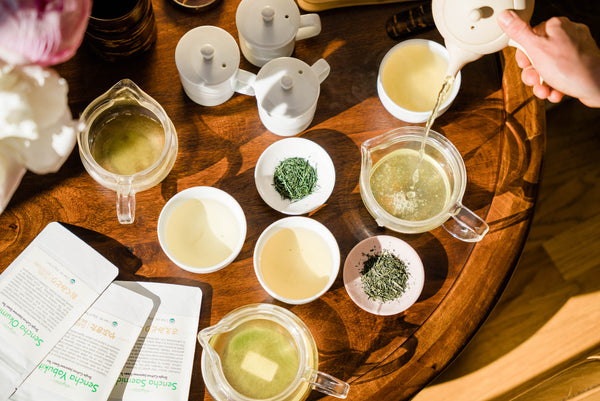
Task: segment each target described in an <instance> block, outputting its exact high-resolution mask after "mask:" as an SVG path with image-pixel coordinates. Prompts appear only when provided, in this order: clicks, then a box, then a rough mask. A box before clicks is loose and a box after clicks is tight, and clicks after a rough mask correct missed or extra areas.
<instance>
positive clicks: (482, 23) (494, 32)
mask: <svg viewBox="0 0 600 401" xmlns="http://www.w3.org/2000/svg"><path fill="white" fill-rule="evenodd" d="M533 4H534V0H494V1H489V0H488V2H487V3H486V2H485V1H478V0H433V2H432V5H431V6H432V11H433V19H434V21H435V26H436V27H437V29H438V30H439V31H440V34H441V35H442V36H443V37H444V42H445V45H446V48H447V49H448V52H449V53H450V62H449V64H448V70H447V72H446V75H449V76H452V77H455V76H456V74H457V73H458V71H460V69H461V68H462V67H463V66H464V65H465V64H467V63H470V62H471V61H475V60H477V59H478V58H480V57H481V56H483V55H484V54H490V53H495V52H497V51H499V50H502V49H503V48H505V47H506V46H514V47H518V48H521V46H520V45H519V44H518V43H516V42H514V41H512V40H509V37H508V36H507V35H506V34H505V33H504V31H502V29H501V28H500V26H499V25H498V21H497V17H498V14H500V13H501V12H502V11H504V10H509V9H512V10H515V11H516V12H517V14H518V15H519V16H520V17H521V18H523V19H524V20H526V21H529V19H530V18H531V15H532V14H533Z"/></svg>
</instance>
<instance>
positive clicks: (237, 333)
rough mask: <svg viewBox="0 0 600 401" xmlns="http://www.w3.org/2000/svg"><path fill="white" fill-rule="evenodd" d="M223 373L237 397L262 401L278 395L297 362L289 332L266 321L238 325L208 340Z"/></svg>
mask: <svg viewBox="0 0 600 401" xmlns="http://www.w3.org/2000/svg"><path fill="white" fill-rule="evenodd" d="M210 344H211V345H212V347H213V348H214V349H215V351H216V352H217V353H218V354H219V357H220V358H221V365H222V367H223V373H224V374H225V378H226V379H227V381H228V382H229V384H230V385H231V386H232V387H233V388H234V389H235V390H236V391H238V392H239V393H240V394H243V395H245V396H246V397H250V398H255V399H265V398H270V397H273V396H275V395H277V394H281V392H283V391H284V390H285V389H286V388H287V387H289V385H290V384H292V382H293V381H294V378H295V376H296V372H297V371H298V366H299V358H298V352H297V351H296V348H295V347H294V346H293V343H292V339H291V338H290V334H289V332H288V331H287V330H286V329H284V328H283V327H282V326H280V325H279V324H277V323H275V322H273V321H271V320H267V319H255V320H251V321H247V322H244V323H241V324H240V325H239V326H237V327H236V328H235V329H233V330H232V331H230V332H227V333H222V334H218V335H216V336H214V337H213V338H211V341H210Z"/></svg>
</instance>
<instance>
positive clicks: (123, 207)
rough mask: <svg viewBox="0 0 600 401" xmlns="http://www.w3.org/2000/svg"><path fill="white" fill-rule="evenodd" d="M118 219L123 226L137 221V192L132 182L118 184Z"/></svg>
mask: <svg viewBox="0 0 600 401" xmlns="http://www.w3.org/2000/svg"><path fill="white" fill-rule="evenodd" d="M117 217H118V218H119V223H121V224H131V223H133V221H134V220H135V192H134V191H133V185H132V183H131V182H119V183H118V184H117Z"/></svg>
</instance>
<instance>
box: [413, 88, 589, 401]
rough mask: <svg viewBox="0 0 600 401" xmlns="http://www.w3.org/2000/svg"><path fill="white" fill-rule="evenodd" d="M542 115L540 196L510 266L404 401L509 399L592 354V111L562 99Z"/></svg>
mask: <svg viewBox="0 0 600 401" xmlns="http://www.w3.org/2000/svg"><path fill="white" fill-rule="evenodd" d="M546 114H547V132H548V136H547V149H546V157H545V161H544V167H543V175H542V182H541V189H540V194H539V201H538V204H537V206H536V212H535V215H534V221H533V225H532V227H531V231H530V233H529V237H528V240H527V243H526V246H525V249H524V252H523V255H522V257H521V260H520V262H519V264H518V266H517V268H516V271H515V273H514V275H513V277H512V278H511V281H510V282H509V285H508V287H507V288H506V290H505V292H504V294H503V296H502V298H501V299H500V301H499V303H498V304H497V306H496V308H495V309H494V310H493V312H492V313H491V315H490V316H489V318H488V319H487V320H486V322H485V323H484V325H483V326H482V327H481V329H480V330H479V331H478V332H477V334H476V335H475V337H474V338H473V340H472V341H471V342H470V343H469V344H468V346H467V348H466V349H465V350H464V352H463V353H461V355H459V357H458V358H457V359H456V360H455V361H454V362H453V363H452V364H451V365H450V367H449V368H448V369H447V370H446V371H445V372H443V373H442V375H441V376H440V377H438V379H437V380H436V381H435V382H434V383H433V384H431V385H430V386H428V387H427V388H425V389H424V390H423V391H421V392H420V393H419V394H418V395H417V396H416V397H415V398H414V400H413V401H442V400H452V401H471V400H473V401H486V400H493V401H501V400H510V399H511V398H512V397H513V396H515V395H516V394H519V393H520V392H522V391H524V390H525V389H527V388H530V387H531V386H532V385H534V384H536V383H539V382H540V381H541V380H542V379H544V378H546V377H548V376H549V375H551V374H553V373H555V372H557V371H559V370H561V369H563V368H565V367H567V366H569V364H571V363H573V362H575V361H579V360H582V359H584V358H585V357H586V356H588V355H591V354H593V353H598V352H600V109H590V108H587V107H585V106H583V105H581V103H579V102H578V101H576V100H573V99H568V100H566V101H563V102H562V103H560V104H559V105H553V106H550V107H549V108H548V109H547V113H546ZM598 384H600V382H599V383H595V385H598ZM565 397H566V394H565V395H563V396H562V397H558V398H557V399H567V398H565ZM569 399H570V398H569ZM585 399H586V400H592V398H589V399H588V398H585ZM593 399H594V400H598V399H600V396H598V395H596V398H593Z"/></svg>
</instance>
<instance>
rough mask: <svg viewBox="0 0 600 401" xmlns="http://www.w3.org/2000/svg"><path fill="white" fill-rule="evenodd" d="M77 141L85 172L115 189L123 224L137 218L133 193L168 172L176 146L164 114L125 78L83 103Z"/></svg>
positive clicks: (156, 103) (173, 129) (174, 155)
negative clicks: (93, 98) (98, 95)
mask: <svg viewBox="0 0 600 401" xmlns="http://www.w3.org/2000/svg"><path fill="white" fill-rule="evenodd" d="M109 127H110V128H109ZM136 127H137V128H136ZM110 129H112V131H110ZM132 132H135V134H134V133H132ZM149 132H152V133H153V136H149ZM77 143H78V145H79V155H80V157H81V161H82V163H83V166H84V167H85V169H86V170H87V172H88V173H89V174H90V175H91V176H92V178H93V179H94V180H96V181H97V182H98V183H99V184H101V185H102V186H104V187H106V188H110V189H112V190H113V191H116V192H117V216H118V218H119V222H120V223H122V224H130V223H133V221H134V219H135V194H136V193H137V192H140V191H143V190H145V189H148V188H150V187H153V186H154V185H156V184H158V183H159V182H161V181H162V180H163V179H164V178H165V177H166V176H167V174H169V172H170V171H171V169H172V168H173V164H174V163H175V158H176V157H177V147H178V140H177V132H176V131H175V126H174V125H173V122H172V121H171V119H170V118H169V117H168V116H167V113H166V112H165V111H164V109H163V108H162V107H161V105H160V104H159V103H158V102H156V100H154V99H153V98H152V97H150V96H149V95H148V94H146V93H145V92H144V91H142V90H141V89H140V88H139V87H138V86H137V85H136V84H135V83H133V82H132V81H131V80H129V79H123V80H121V81H119V82H117V83H116V84H115V85H114V86H113V87H112V88H110V89H109V90H108V91H107V92H105V93H104V94H103V95H101V96H100V97H98V98H97V99H95V100H94V101H92V102H91V103H90V104H89V105H88V106H87V107H86V109H85V110H84V111H83V113H82V114H81V117H80V118H79V132H78V135H77ZM138 159H139V160H138Z"/></svg>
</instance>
